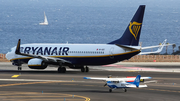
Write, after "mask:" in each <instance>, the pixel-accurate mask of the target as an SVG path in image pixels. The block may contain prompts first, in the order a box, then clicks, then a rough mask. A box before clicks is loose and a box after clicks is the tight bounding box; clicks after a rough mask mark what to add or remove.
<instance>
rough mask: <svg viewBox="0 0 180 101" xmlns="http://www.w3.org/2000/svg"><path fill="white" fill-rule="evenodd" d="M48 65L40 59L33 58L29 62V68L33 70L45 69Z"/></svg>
mask: <svg viewBox="0 0 180 101" xmlns="http://www.w3.org/2000/svg"><path fill="white" fill-rule="evenodd" d="M47 65H48V64H47V63H46V62H44V61H43V60H42V59H38V58H33V59H30V60H29V61H28V67H29V68H31V69H45V68H46V67H47Z"/></svg>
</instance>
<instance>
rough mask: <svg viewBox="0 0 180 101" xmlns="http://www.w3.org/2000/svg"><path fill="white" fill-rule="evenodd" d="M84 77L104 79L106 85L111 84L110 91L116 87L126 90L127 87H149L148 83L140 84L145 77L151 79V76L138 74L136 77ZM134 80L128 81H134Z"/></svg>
mask: <svg viewBox="0 0 180 101" xmlns="http://www.w3.org/2000/svg"><path fill="white" fill-rule="evenodd" d="M84 79H92V80H102V81H105V82H106V84H105V85H104V86H106V85H107V86H109V88H110V89H109V92H112V90H115V89H119V88H121V89H123V90H124V92H126V91H127V89H126V88H143V87H147V85H139V84H140V81H141V80H142V81H144V79H151V77H141V75H138V76H137V77H136V78H135V77H134V78H95V77H84ZM132 80H133V82H128V81H132Z"/></svg>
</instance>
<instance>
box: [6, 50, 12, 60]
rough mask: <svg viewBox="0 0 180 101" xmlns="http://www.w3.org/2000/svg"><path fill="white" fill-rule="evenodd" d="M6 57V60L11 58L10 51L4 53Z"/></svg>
mask: <svg viewBox="0 0 180 101" xmlns="http://www.w3.org/2000/svg"><path fill="white" fill-rule="evenodd" d="M6 59H8V60H10V59H11V53H10V52H8V53H7V54H6Z"/></svg>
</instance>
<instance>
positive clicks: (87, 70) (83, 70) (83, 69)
mask: <svg viewBox="0 0 180 101" xmlns="http://www.w3.org/2000/svg"><path fill="white" fill-rule="evenodd" d="M81 72H89V67H87V66H86V67H84V66H83V67H82V68H81Z"/></svg>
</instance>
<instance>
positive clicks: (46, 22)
mask: <svg viewBox="0 0 180 101" xmlns="http://www.w3.org/2000/svg"><path fill="white" fill-rule="evenodd" d="M39 25H48V21H47V17H46V14H45V12H44V22H43V23H39Z"/></svg>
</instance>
